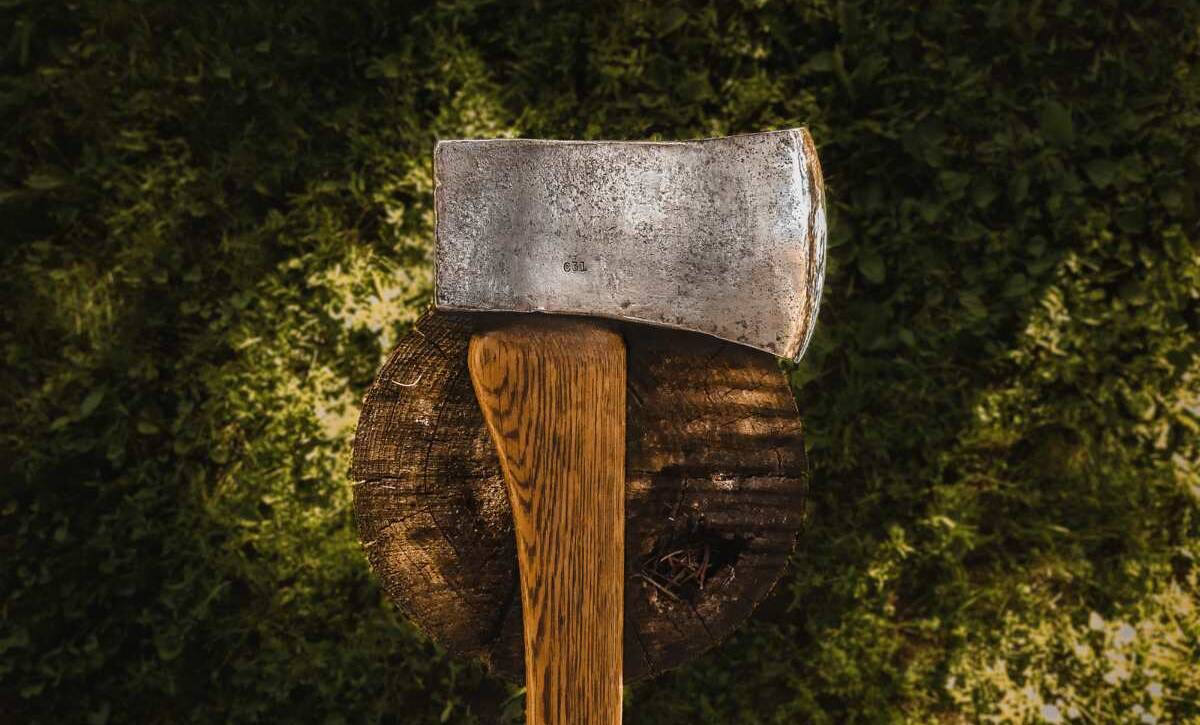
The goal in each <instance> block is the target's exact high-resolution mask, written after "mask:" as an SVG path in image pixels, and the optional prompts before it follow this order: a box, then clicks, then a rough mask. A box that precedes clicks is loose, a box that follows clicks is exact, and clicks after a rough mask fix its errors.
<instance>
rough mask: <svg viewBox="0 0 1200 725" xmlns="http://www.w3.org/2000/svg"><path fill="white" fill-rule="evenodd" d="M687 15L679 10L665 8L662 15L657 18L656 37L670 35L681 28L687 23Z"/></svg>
mask: <svg viewBox="0 0 1200 725" xmlns="http://www.w3.org/2000/svg"><path fill="white" fill-rule="evenodd" d="M687 19H688V14H687V13H686V12H684V11H683V10H680V9H679V8H674V7H672V8H667V9H666V10H664V11H663V13H662V15H659V16H658V36H659V37H660V38H661V37H663V36H664V35H670V34H671V33H674V32H675V31H676V30H679V29H680V28H682V27H683V24H684V23H686V22H687Z"/></svg>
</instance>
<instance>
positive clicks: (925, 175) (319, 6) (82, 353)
mask: <svg viewBox="0 0 1200 725" xmlns="http://www.w3.org/2000/svg"><path fill="white" fill-rule="evenodd" d="M0 20H2V21H3V22H0V28H3V29H7V30H0V39H3V40H4V44H3V45H2V46H0V53H2V54H3V55H2V56H0V63H2V66H0V120H2V125H0V134H2V138H3V144H0V220H3V224H2V234H3V243H2V244H0V299H2V300H3V305H2V307H0V315H2V316H3V317H2V319H3V325H0V346H2V348H0V349H2V350H3V356H4V364H3V366H0V475H2V476H3V486H2V487H0V542H3V548H2V550H3V552H4V558H5V566H4V567H2V568H0V602H2V605H0V719H3V720H13V721H18V722H47V723H48V722H95V723H103V722H108V721H112V722H127V721H133V722H147V721H149V722H184V721H186V722H191V721H196V722H230V721H232V722H254V721H315V722H331V723H333V722H363V721H372V722H373V721H387V722H470V721H479V722H491V721H494V720H495V719H496V718H497V717H502V716H503V717H506V718H510V719H511V718H512V717H514V716H515V714H516V713H515V711H517V710H519V705H520V700H519V698H516V699H512V698H511V695H512V694H513V693H512V691H511V689H510V688H508V687H506V686H505V685H503V684H502V683H499V682H496V681H495V680H492V679H489V678H488V677H486V676H485V675H484V674H483V673H482V672H481V671H480V670H479V668H478V667H477V666H475V665H473V664H470V663H462V662H457V661H454V660H451V659H449V658H447V657H446V656H445V655H444V654H443V653H441V652H439V651H438V650H437V649H436V648H435V647H434V646H432V645H431V644H430V643H429V642H428V641H427V640H425V639H424V638H422V637H421V636H420V635H419V634H418V633H416V632H415V631H414V630H413V629H412V628H411V627H410V626H409V625H407V624H406V623H405V622H403V621H402V620H401V619H400V618H399V617H398V616H397V615H396V614H395V613H394V611H393V609H392V608H391V607H390V605H388V604H387V603H386V602H385V601H383V598H382V596H381V594H380V592H379V590H378V587H377V585H376V584H375V582H374V581H373V579H372V578H371V576H370V575H369V573H368V571H367V569H366V565H365V561H364V560H363V558H362V556H361V554H360V552H359V550H358V548H357V544H356V543H355V540H354V534H353V530H352V523H351V520H350V516H349V512H348V509H347V506H348V501H349V488H348V486H349V484H348V483H347V481H346V480H345V475H346V467H347V452H348V445H349V440H350V437H351V435H352V432H353V423H354V419H355V416H356V412H357V404H358V400H359V399H360V397H361V395H362V393H363V391H364V390H365V387H366V385H368V384H369V382H370V379H371V376H372V374H373V372H374V370H375V368H376V366H377V365H378V363H379V362H380V359H381V355H382V354H384V353H385V352H386V351H387V349H388V348H389V347H390V346H391V345H392V344H393V343H394V341H395V340H396V339H397V337H398V336H399V335H401V334H403V332H404V331H405V330H406V329H407V326H408V325H409V324H410V323H411V320H412V319H413V317H414V315H415V314H416V313H417V312H418V311H419V310H420V309H421V308H422V307H423V306H424V305H425V304H426V303H427V302H428V295H429V274H430V272H429V269H430V265H429V258H428V255H429V251H430V239H431V222H432V210H431V208H430V200H431V199H430V193H431V179H430V152H431V150H432V147H433V144H434V142H435V140H436V139H438V138H448V137H463V136H501V135H524V136H541V137H550V138H565V137H589V138H598V137H605V138H654V137H657V138H685V137H692V136H703V135H716V134H725V133H736V132H743V131H753V130H761V129H765V128H774V127H785V126H791V125H797V124H807V125H809V126H810V127H811V129H812V131H813V134H814V136H815V137H816V139H817V141H818V144H819V146H820V153H821V157H822V161H823V164H824V167H825V176H826V179H827V183H828V186H829V188H828V196H829V201H830V207H831V208H830V211H831V227H830V229H831V231H830V233H831V239H830V244H831V249H830V268H829V274H828V278H827V284H828V288H827V291H826V296H825V303H824V306H823V309H822V314H821V323H820V327H819V331H818V335H817V338H816V340H815V341H814V344H813V348H812V350H811V352H810V354H809V356H808V358H807V359H806V360H805V361H804V362H803V363H801V365H800V366H799V367H798V368H796V369H794V370H791V371H790V374H791V376H792V380H793V382H794V384H795V386H796V389H797V396H798V399H799V401H800V404H801V408H802V410H803V412H804V416H805V420H806V423H807V430H808V435H809V441H810V446H811V451H810V453H811V457H812V461H813V465H814V479H813V487H812V489H813V490H812V495H813V502H812V506H811V515H810V522H809V526H808V528H807V530H806V532H805V534H804V536H803V538H802V540H801V542H800V546H799V548H798V551H797V554H796V556H795V559H794V562H793V566H792V567H791V569H790V570H789V573H788V575H787V577H786V579H785V582H784V583H783V584H782V585H781V587H780V589H779V591H778V592H777V595H776V597H775V600H774V601H772V603H771V605H770V606H769V607H768V608H767V610H766V611H764V612H763V613H761V614H760V615H759V616H758V617H757V618H756V620H755V621H754V622H752V623H750V624H749V625H748V626H747V627H746V628H744V629H743V630H742V631H741V632H740V633H739V634H738V635H737V636H735V637H734V638H733V639H732V640H731V641H729V642H728V643H726V644H725V645H723V646H722V647H721V648H719V649H718V650H717V651H716V652H714V653H712V654H710V655H709V656H706V657H705V658H702V659H701V660H700V661H699V662H696V663H694V664H692V665H690V666H689V667H687V668H685V669H684V670H682V671H680V672H678V673H675V674H672V675H669V676H667V677H665V678H663V679H661V680H659V681H657V682H654V683H650V684H647V685H643V686H639V687H637V688H634V689H633V690H632V691H631V692H630V693H629V694H628V697H627V699H628V703H629V707H628V710H627V713H626V719H627V720H628V721H629V722H713V723H726V722H828V723H842V722H859V721H867V722H892V721H909V722H929V721H933V720H937V719H946V720H949V721H957V720H962V721H976V720H985V721H997V722H1024V721H1036V720H1038V719H1047V718H1048V719H1051V720H1052V719H1054V717H1055V713H1058V714H1059V715H1060V716H1061V717H1063V718H1064V719H1068V720H1069V719H1071V717H1072V713H1074V712H1076V711H1078V712H1079V713H1080V715H1079V717H1081V718H1082V717H1085V716H1086V717H1089V718H1091V719H1092V720H1093V721H1113V720H1137V719H1139V718H1142V717H1143V716H1146V717H1149V716H1153V717H1155V718H1157V719H1158V721H1159V722H1168V721H1186V720H1189V719H1195V718H1200V684H1198V682H1197V680H1196V677H1195V662H1196V661H1197V660H1198V659H1200V642H1198V639H1200V630H1198V627H1200V625H1198V623H1197V622H1198V620H1197V617H1196V607H1197V605H1198V602H1200V591H1198V590H1197V564H1196V562H1197V559H1198V558H1200V522H1198V517H1197V507H1198V505H1200V483H1198V481H1200V448H1198V443H1197V441H1198V436H1197V433H1198V432H1200V414H1198V413H1197V410H1198V408H1197V406H1200V392H1198V388H1200V362H1198V360H1197V352H1198V351H1200V345H1198V344H1197V342H1198V339H1197V338H1198V334H1197V330H1198V329H1200V315H1198V313H1197V310H1198V309H1200V261H1198V260H1200V237H1198V236H1197V229H1198V228H1200V225H1198V224H1197V222H1198V219H1197V199H1196V192H1195V189H1196V188H1200V155H1198V154H1197V151H1196V150H1197V149H1198V148H1200V130H1198V129H1200V108H1198V102H1200V97H1198V96H1200V90H1198V89H1200V83H1197V73H1200V48H1198V45H1197V43H1198V41H1197V38H1196V34H1195V28H1196V27H1197V26H1198V25H1200V8H1197V7H1196V6H1195V4H1193V3H1167V4H1165V5H1164V4H1161V3H1156V4H1144V5H1135V4H1129V3H1120V4H1118V3H1116V2H1108V1H1105V2H1093V3H1082V2H1072V1H1071V0H1066V1H1064V2H1058V3H1034V4H1028V3H1016V2H1010V1H1006V0H1001V1H997V2H990V3H984V2H980V3H957V2H955V3H950V2H935V3H923V4H917V5H914V6H913V7H907V6H905V4H902V3H891V4H883V3H865V2H853V1H851V2H838V3H825V2H810V3H802V4H799V5H796V4H792V5H791V6H785V5H784V4H782V3H779V4H772V3H743V4H729V3H720V4H704V3H698V2H697V3H692V2H688V3H669V4H667V5H663V4H645V3H633V2H618V3H615V4H607V5H604V6H603V7H599V6H598V7H596V8H584V7H581V6H580V4H578V3H568V2H565V1H563V2H550V3H546V2H541V3H529V4H524V5H519V6H511V5H508V4H498V3H489V2H473V1H470V0H468V1H466V2H456V3H448V4H442V5H438V6H435V7H429V8H427V7H424V4H420V3H405V2H399V1H394V2H393V1H390V0H362V1H360V2H353V3H330V2H317V1H315V0H314V1H311V2H310V1H304V0H298V1H296V2H290V3H269V2H266V1H265V0H253V1H252V2H240V3H224V2H219V3H197V2H178V1H175V0H170V1H167V2H158V3H149V2H139V1H136V0H105V1H104V2H100V1H99V0H95V1H86V2H79V3H48V2H43V1H41V0H8V1H7V2H0ZM4 33H7V37H5V36H4V35H3V34H4ZM1130 632H1132V633H1133V637H1132V638H1131V637H1130ZM1089 652H1090V654H1088V653H1089Z"/></svg>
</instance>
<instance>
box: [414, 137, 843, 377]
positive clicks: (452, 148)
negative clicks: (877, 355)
mask: <svg viewBox="0 0 1200 725" xmlns="http://www.w3.org/2000/svg"><path fill="white" fill-rule="evenodd" d="M434 177H435V191H434V200H435V208H436V213H437V262H436V272H435V275H436V284H435V286H436V292H435V302H434V305H435V307H437V308H438V309H446V310H481V311H506V312H533V311H538V312H554V313H563V314H573V315H595V316H601V317H611V318H618V319H623V320H631V321H636V322H644V323H647V324H651V325H663V326H668V327H676V328H683V329H687V330H693V331H697V332H702V333H707V334H709V335H713V336H716V337H719V338H722V339H725V340H730V341H733V342H737V343H741V344H743V345H748V346H750V347H754V348H758V349H761V350H766V351H768V352H771V353H774V354H775V355H779V356H781V357H787V358H792V359H799V358H800V356H801V355H802V354H803V352H804V348H805V346H806V345H807V344H808V340H809V337H810V336H811V335H812V330H813V327H814V325H815V323H816V317H817V305H818V302H819V300H820V296H821V286H822V282H823V278H824V269H825V205H824V192H823V187H822V179H821V167H820V165H819V164H818V162H817V155H816V150H815V149H814V147H813V143H812V138H811V137H810V136H809V134H808V131H807V130H805V129H802V128H800V129H791V130H787V131H773V132H769V133H756V134H747V135H741V136H729V137H726V138H714V139H704V140H699V141H681V142H627V141H534V140H525V139H497V140H478V141H476V140H461V141H457V140H456V141H443V142H441V143H439V144H438V145H437V149H436V150H435V152H434Z"/></svg>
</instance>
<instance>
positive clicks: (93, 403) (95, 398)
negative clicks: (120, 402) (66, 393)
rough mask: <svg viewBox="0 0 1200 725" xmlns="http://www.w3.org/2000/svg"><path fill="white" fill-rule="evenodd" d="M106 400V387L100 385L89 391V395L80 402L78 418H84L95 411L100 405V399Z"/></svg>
mask: <svg viewBox="0 0 1200 725" xmlns="http://www.w3.org/2000/svg"><path fill="white" fill-rule="evenodd" d="M102 400H104V388H103V387H99V388H96V389H95V390H93V391H92V392H90V393H88V396H87V397H86V398H84V399H83V402H82V403H80V404H79V415H78V416H77V418H78V419H79V420H82V419H84V418H86V417H88V416H89V415H91V414H92V412H93V411H95V410H96V408H97V407H98V406H99V405H100V401H102Z"/></svg>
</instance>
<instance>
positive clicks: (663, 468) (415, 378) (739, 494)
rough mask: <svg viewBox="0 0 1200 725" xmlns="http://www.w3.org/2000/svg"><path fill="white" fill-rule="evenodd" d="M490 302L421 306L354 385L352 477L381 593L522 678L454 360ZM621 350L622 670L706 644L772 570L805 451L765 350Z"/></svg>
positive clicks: (787, 531) (511, 603)
mask: <svg viewBox="0 0 1200 725" xmlns="http://www.w3.org/2000/svg"><path fill="white" fill-rule="evenodd" d="M506 317H507V316H505V315H501V314H473V315H469V314H447V313H429V314H426V315H425V316H424V317H422V318H421V319H420V320H419V321H418V322H417V324H416V326H415V328H414V330H413V331H412V332H411V333H410V334H409V335H408V336H407V337H405V338H404V339H403V340H401V342H400V344H399V345H398V346H397V348H396V350H395V351H394V352H393V353H392V355H391V356H390V357H389V358H388V360H387V362H386V363H385V364H384V366H383V368H382V370H381V371H380V373H379V376H378V378H377V379H376V381H375V383H374V384H373V385H372V387H371V388H370V389H369V391H368V392H367V395H366V398H365V400H364V402H363V410H362V414H361V418H360V419H359V424H358V433H357V436H356V438H355V442H354V453H353V463H352V466H351V477H352V478H353V480H354V482H355V489H354V491H355V495H354V514H355V522H356V524H357V527H358V532H359V537H360V539H361V541H362V544H363V548H364V550H365V551H366V554H367V558H368V560H369V561H370V563H371V567H372V568H373V570H374V571H375V573H376V574H377V575H378V576H379V578H380V581H381V583H382V586H383V588H384V590H385V591H386V592H387V593H388V594H389V595H390V596H391V598H392V599H393V600H394V601H395V602H396V603H397V604H398V605H399V606H400V607H401V609H402V610H403V611H404V613H405V614H406V615H407V616H408V618H409V619H410V620H411V621H412V622H413V623H414V624H415V625H416V626H418V627H420V628H421V629H422V630H423V631H425V632H426V633H427V634H428V635H429V636H430V637H431V638H433V639H434V640H435V641H436V642H438V643H439V644H440V645H442V646H443V647H445V648H446V649H447V650H449V651H450V652H452V653H455V654H458V655H461V656H467V657H480V658H482V659H483V660H484V662H485V663H486V664H488V665H489V667H490V668H491V669H492V670H493V671H494V672H496V673H497V674H499V675H501V676H504V677H506V678H508V679H511V680H514V681H517V682H519V681H521V680H522V679H523V678H524V665H523V646H522V623H521V602H520V595H519V589H518V586H517V582H518V580H517V560H516V554H515V547H514V532H513V520H512V512H511V510H510V508H509V504H508V498H507V495H506V493H505V485H504V479H503V476H502V474H501V471H500V463H499V459H498V458H497V455H496V452H495V450H494V448H493V446H492V442H491V439H490V438H489V435H488V432H487V430H486V428H485V426H484V421H483V416H482V414H481V412H480V410H479V405H478V403H477V402H476V400H475V394H474V391H473V390H472V387H471V380H470V377H469V375H468V374H467V344H468V342H469V341H470V339H471V335H472V334H473V333H475V332H476V331H478V330H482V329H486V328H487V326H490V325H495V324H498V323H500V322H502V321H503V320H504V319H506ZM619 329H620V331H621V332H622V334H623V336H624V337H625V342H626V346H627V349H628V352H627V356H628V383H627V391H626V393H627V394H626V417H627V423H626V477H625V478H626V481H625V492H626V493H625V498H626V500H625V518H626V524H625V631H624V673H625V680H626V682H632V681H636V680H639V679H642V678H645V677H649V676H654V675H657V674H659V673H661V672H664V671H666V670H668V669H671V668H672V667H676V666H678V665H680V664H682V663H684V662H686V661H687V660H689V659H691V658H693V657H695V656H697V655H699V654H701V653H702V652H704V651H705V650H707V649H709V648H711V647H712V646H714V645H715V644H717V643H718V642H719V641H720V640H721V639H723V638H724V637H725V636H726V635H728V634H729V633H730V632H731V631H732V630H733V629H734V628H735V627H736V626H737V625H738V624H739V623H741V622H742V621H743V620H744V619H745V618H746V617H748V616H749V615H750V613H751V612H752V611H753V609H754V607H755V605H756V604H757V603H758V602H759V601H761V600H762V599H763V597H765V596H766V595H767V593H768V592H769V591H770V590H771V588H772V587H773V586H774V584H775V582H776V581H777V580H778V578H779V576H780V575H781V574H782V572H783V569H784V567H785V566H786V564H787V559H788V556H789V554H790V553H791V551H792V548H793V547H794V545H795V541H796V536H797V534H798V532H799V529H800V526H801V524H802V521H803V514H804V501H805V494H806V485H807V462H806V459H805V456H804V445H803V433H802V426H801V422H800V418H799V415H798V413H797V411H796V405H795V401H794V399H793V397H792V394H791V390H790V388H789V387H788V385H787V383H786V381H785V380H784V377H783V375H782V373H781V372H780V370H779V368H778V365H777V363H776V361H775V358H773V357H772V356H770V355H768V354H766V353H762V352H758V351H754V350H750V349H748V348H744V347H741V346H739V345H734V344H731V343H726V342H722V341H719V340H716V339H713V338H710V337H707V336H703V335H697V334H693V333H687V332H682V331H675V330H664V329H661V328H651V327H645V326H639V325H622V326H620V327H619Z"/></svg>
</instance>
